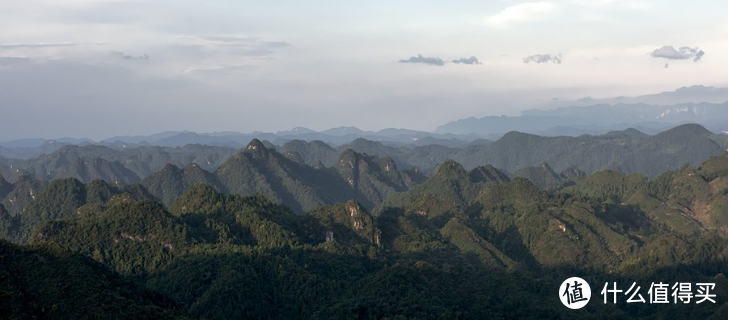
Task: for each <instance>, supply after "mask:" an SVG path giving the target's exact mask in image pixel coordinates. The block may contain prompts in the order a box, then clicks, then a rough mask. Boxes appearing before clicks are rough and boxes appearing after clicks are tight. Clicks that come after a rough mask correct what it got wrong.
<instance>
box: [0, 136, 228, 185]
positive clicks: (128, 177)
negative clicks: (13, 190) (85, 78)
mask: <svg viewBox="0 0 729 320" xmlns="http://www.w3.org/2000/svg"><path fill="white" fill-rule="evenodd" d="M233 152H235V150H234V149H231V148H226V147H216V146H204V145H186V146H184V147H177V148H170V147H135V148H121V149H113V148H109V147H104V146H97V145H85V146H76V145H71V146H64V147H63V148H61V149H59V150H57V151H55V152H53V153H50V154H46V155H42V156H40V157H38V158H32V159H26V160H18V159H0V174H2V175H3V176H5V177H6V178H7V179H14V178H15V177H16V176H18V175H19V174H22V173H30V174H32V175H35V176H36V177H38V178H41V179H46V180H52V179H58V178H69V177H73V178H76V179H80V180H82V181H91V180H94V179H104V180H106V181H107V182H109V183H115V182H116V181H119V182H120V183H124V184H128V183H133V182H139V181H140V180H141V179H143V178H144V177H147V176H148V175H150V174H151V173H153V172H156V171H159V170H160V169H161V168H162V167H164V166H165V165H166V164H173V165H176V166H178V167H185V166H187V165H188V164H191V163H195V164H197V165H198V166H200V167H202V168H204V169H207V170H213V169H215V168H217V167H218V166H220V164H221V163H222V162H223V161H225V160H226V159H227V158H228V157H229V156H230V155H231V154H233Z"/></svg>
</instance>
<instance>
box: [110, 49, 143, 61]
mask: <svg viewBox="0 0 729 320" xmlns="http://www.w3.org/2000/svg"><path fill="white" fill-rule="evenodd" d="M111 54H113V55H115V56H118V57H120V58H122V59H124V60H149V55H147V54H146V53H145V54H143V55H141V56H131V55H128V54H125V53H124V52H119V51H112V52H111Z"/></svg>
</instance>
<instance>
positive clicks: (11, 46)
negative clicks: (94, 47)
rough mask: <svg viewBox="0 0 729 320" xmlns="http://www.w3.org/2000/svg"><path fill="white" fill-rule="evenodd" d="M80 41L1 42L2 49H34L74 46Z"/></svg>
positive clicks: (0, 47)
mask: <svg viewBox="0 0 729 320" xmlns="http://www.w3.org/2000/svg"><path fill="white" fill-rule="evenodd" d="M77 45H79V44H78V43H71V42H64V43H17V44H0V49H19V48H22V49H33V48H57V47H73V46H77Z"/></svg>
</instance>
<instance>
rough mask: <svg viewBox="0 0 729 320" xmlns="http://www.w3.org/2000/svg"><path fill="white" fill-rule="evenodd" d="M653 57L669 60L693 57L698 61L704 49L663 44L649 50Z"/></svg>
mask: <svg viewBox="0 0 729 320" xmlns="http://www.w3.org/2000/svg"><path fill="white" fill-rule="evenodd" d="M650 55H651V57H653V58H664V59H669V60H688V59H693V60H694V62H698V61H699V60H701V58H702V57H703V56H704V51H703V50H701V49H699V48H698V47H695V48H691V47H680V48H678V49H676V48H674V47H673V46H663V47H660V48H658V49H656V50H653V52H651V54H650Z"/></svg>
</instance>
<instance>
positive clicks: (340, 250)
mask: <svg viewBox="0 0 729 320" xmlns="http://www.w3.org/2000/svg"><path fill="white" fill-rule="evenodd" d="M231 161H234V163H232V164H229V165H225V166H224V167H225V168H229V169H225V170H232V169H231V168H233V167H232V166H233V165H234V164H235V166H239V167H240V168H239V169H240V170H244V169H245V167H262V166H263V167H267V168H269V169H270V170H272V171H271V174H283V173H287V172H291V170H293V169H297V167H295V166H296V165H299V164H297V163H296V162H293V161H291V160H289V159H287V158H286V157H284V156H283V155H280V154H277V153H273V151H272V150H269V149H267V148H265V147H264V146H263V144H262V143H260V142H255V141H254V143H252V144H251V145H249V148H248V150H246V151H244V152H241V153H238V154H236V155H235V156H234V159H231ZM390 166H394V164H393V163H392V162H388V161H384V160H381V159H376V158H371V157H368V156H364V155H361V154H358V153H355V152H353V151H348V152H346V153H345V155H344V156H343V157H342V158H341V159H340V161H339V166H338V167H337V168H339V169H338V170H341V174H343V175H344V174H355V173H354V172H356V171H353V170H352V169H354V168H360V171H361V170H364V169H366V168H370V169H372V168H376V169H377V170H370V171H363V172H365V173H367V174H368V175H371V176H372V177H376V179H375V178H372V179H375V181H383V183H385V182H386V184H387V186H388V187H391V188H392V189H393V192H392V194H390V195H389V196H388V197H387V200H384V205H381V206H377V207H378V209H377V210H376V211H374V212H372V211H369V210H367V208H366V207H364V206H362V205H360V203H359V202H357V201H355V200H350V201H342V202H341V203H338V204H334V205H331V206H321V207H318V208H317V209H315V210H310V211H307V212H306V213H305V214H303V215H299V214H295V213H294V212H293V211H291V210H290V209H288V208H287V207H285V206H281V205H277V204H275V203H274V202H272V201H270V200H268V199H267V198H266V197H264V196H251V197H244V196H239V195H232V194H226V193H225V191H222V190H221V189H223V188H222V187H221V186H211V185H209V184H206V183H195V182H194V181H196V180H195V179H194V178H190V179H188V178H186V177H187V175H186V171H193V172H192V173H190V174H189V176H190V177H202V176H201V175H196V174H195V173H194V172H195V171H198V170H201V169H196V168H193V167H189V168H185V169H180V168H177V167H173V166H168V167H166V168H165V169H164V170H162V171H161V173H163V174H168V175H171V176H174V177H175V178H174V180H175V181H178V182H179V181H181V182H182V183H183V184H185V183H188V184H193V185H192V186H190V187H189V188H187V189H186V190H185V191H184V192H183V194H182V195H181V196H180V197H178V198H176V199H175V200H173V201H172V203H171V204H170V205H169V206H165V205H163V204H162V203H159V202H157V201H155V200H152V198H153V196H152V195H151V194H149V193H146V192H145V188H144V187H141V186H139V185H136V186H129V187H124V188H123V189H120V188H117V187H115V186H112V185H109V184H106V183H104V182H103V181H100V180H97V181H94V182H92V183H88V184H83V183H81V182H79V181H78V180H74V179H61V180H54V181H52V182H51V183H50V184H48V185H47V186H46V187H45V188H44V189H43V191H42V192H41V193H40V194H38V195H37V196H36V198H34V199H32V200H31V201H30V203H28V204H27V205H26V206H25V208H24V209H23V210H22V211H21V213H20V214H19V215H18V216H15V217H11V216H10V215H8V214H5V213H3V207H2V206H0V216H1V217H3V221H2V223H0V226H7V225H8V224H7V222H8V220H9V221H10V222H11V223H10V227H9V229H3V230H9V233H5V234H4V237H6V238H8V237H9V238H11V239H13V240H14V241H21V242H25V243H29V244H31V245H32V246H31V247H17V246H16V245H11V244H8V243H3V244H0V249H1V250H2V251H3V252H2V253H3V256H5V259H3V260H0V268H2V269H3V270H5V271H6V272H8V275H9V278H8V279H6V280H5V281H3V282H2V283H0V290H5V291H6V292H9V293H10V298H9V299H10V300H9V301H10V302H11V305H12V306H15V308H13V310H12V311H13V316H12V317H13V318H17V319H19V318H27V317H29V315H34V316H35V317H44V316H53V317H54V318H73V317H74V316H77V315H78V309H83V310H98V311H97V312H99V313H106V312H109V313H111V314H127V315H128V316H131V317H135V318H136V317H141V318H144V317H150V318H159V317H183V316H186V317H189V318H196V319H197V318H201V319H203V318H204V319H229V318H252V319H264V318H265V319H273V318H304V319H307V318H393V319H394V318H402V319H416V318H418V319H423V318H463V319H483V318H490V317H497V318H555V319H559V318H574V317H575V316H577V317H580V318H606V317H607V318H654V317H663V318H676V319H680V318H687V317H690V318H693V319H723V318H726V316H727V315H726V297H727V286H726V283H727V280H726V273H727V269H726V263H727V254H726V250H727V246H726V239H727V238H726V232H727V218H726V217H727V216H726V210H727V209H726V203H727V158H726V155H723V156H718V157H714V158H711V159H709V160H707V161H705V162H704V163H703V164H702V165H701V166H700V167H698V168H693V167H690V166H685V167H683V168H680V169H678V170H675V171H668V172H665V173H663V174H662V175H660V176H658V177H657V178H654V179H649V178H646V177H645V176H641V175H635V174H633V175H626V174H623V173H619V172H616V171H609V170H608V171H601V172H598V173H595V174H592V175H588V176H586V177H582V175H580V174H579V172H577V173H575V172H572V173H570V172H566V173H563V174H561V175H558V176H560V177H562V178H565V177H573V176H580V178H579V179H573V180H571V181H573V182H574V185H572V186H569V187H567V188H564V189H562V190H555V191H552V192H547V191H544V190H543V189H541V188H539V187H538V186H537V185H535V184H533V183H531V182H530V181H529V180H526V179H523V178H520V177H515V178H513V179H512V178H510V177H509V176H508V175H506V174H504V173H503V172H501V171H499V170H497V169H495V168H493V167H491V166H483V167H479V168H476V169H473V170H470V171H467V170H466V169H464V168H463V166H461V165H460V164H458V163H456V162H454V161H447V162H444V163H442V164H441V165H439V166H438V167H436V169H434V171H433V174H432V175H431V176H430V177H429V178H428V179H427V180H426V181H425V182H422V183H421V184H418V185H416V186H413V187H410V188H407V189H405V188H403V186H404V184H398V183H406V181H407V179H405V178H403V177H402V173H401V172H399V171H397V170H396V169H395V168H394V167H390ZM388 167H389V168H390V170H389V171H388V170H387V168H388ZM540 168H542V167H540ZM542 169H544V170H546V171H550V170H549V169H548V168H542ZM267 170H268V169H267ZM274 170H279V171H280V172H279V173H276V172H275V171H274ZM308 170H316V169H308ZM332 170H334V169H332ZM262 172H265V171H262ZM551 172H553V170H552V171H551ZM305 173H306V174H312V175H315V174H317V173H311V172H309V171H305ZM303 174H304V173H302V175H303ZM318 174H321V177H325V176H326V177H334V176H335V175H334V174H333V173H331V172H330V173H318ZM328 174H332V176H327V175H328ZM357 174H358V173H357ZM355 175H356V174H355ZM352 177H353V178H352V179H353V180H354V179H355V178H354V177H355V176H352ZM363 177H364V176H363V175H359V176H357V179H362V178H363ZM367 177H369V176H367ZM314 178H315V179H316V178H317V177H316V176H315V177H314ZM263 179H264V180H263V181H264V182H265V181H270V180H266V177H265V176H263ZM202 180H205V179H202ZM212 181H216V180H214V179H213V180H212ZM368 181H369V178H368ZM203 182H204V181H203ZM261 183H263V182H261ZM342 184H343V185H344V186H347V185H350V184H349V183H348V182H347V181H346V180H342ZM354 184H355V185H357V182H355V183H354ZM269 185H270V184H269ZM293 185H294V184H282V186H293ZM350 186H351V185H350ZM369 187H372V188H375V189H376V188H377V186H369ZM369 187H368V188H369ZM221 191H222V192H221ZM312 192H313V191H312ZM4 232H5V231H4ZM25 234H29V235H30V237H13V235H25ZM25 239H28V240H25ZM71 252H73V253H71ZM90 259H93V260H95V261H91V260H90ZM97 263H100V264H97ZM102 265H103V267H102ZM50 270H59V272H60V273H59V272H53V273H51V272H50ZM70 270H74V272H73V273H64V272H70ZM574 275H579V276H582V277H583V278H585V279H587V280H588V281H590V283H591V284H592V283H594V284H595V285H596V286H597V285H598V284H602V283H604V282H606V281H617V282H618V283H620V284H629V283H632V282H633V281H638V282H641V284H642V282H645V281H653V280H656V279H660V280H661V281H663V282H671V283H672V281H684V282H685V281H692V282H712V283H716V284H717V287H716V289H715V290H714V292H715V293H717V295H718V298H717V300H718V303H717V304H712V303H706V304H699V305H682V304H673V305H651V304H640V305H634V306H630V307H628V306H626V305H624V304H618V305H612V304H603V303H602V301H601V299H599V294H598V293H597V292H598V291H599V288H597V287H594V288H593V299H592V301H591V302H590V304H589V305H588V307H587V308H585V309H582V310H579V311H572V310H568V309H566V308H564V307H563V306H561V304H560V303H559V301H558V297H557V295H556V293H554V292H553V291H555V290H556V289H555V288H557V287H558V286H559V283H560V282H561V281H562V280H563V279H565V278H567V277H569V276H574ZM102 278H103V279H105V280H100V279H102ZM92 279H95V280H92ZM96 281H102V282H101V283H103V285H102V286H96V287H93V288H87V287H88V286H89V285H90V283H95V282H96ZM57 286H62V287H63V288H67V289H65V290H55V289H51V288H56V287H57ZM68 290H70V291H71V292H74V293H73V297H75V298H76V299H77V300H74V301H68V302H62V301H66V300H65V299H68V298H69V297H68V296H63V293H62V292H68ZM98 290H100V291H98ZM147 290H151V291H147ZM646 290H647V289H646ZM97 292H103V293H97ZM503 293H508V294H503ZM99 294H101V296H99ZM644 294H645V293H644ZM130 295H133V297H131V296H130ZM81 302H83V304H81ZM55 304H59V306H57V307H52V305H55ZM17 306H22V308H18V307H17Z"/></svg>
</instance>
